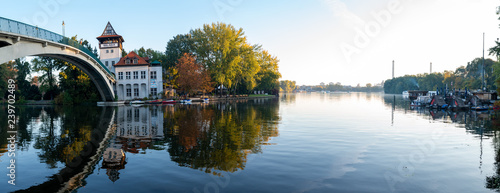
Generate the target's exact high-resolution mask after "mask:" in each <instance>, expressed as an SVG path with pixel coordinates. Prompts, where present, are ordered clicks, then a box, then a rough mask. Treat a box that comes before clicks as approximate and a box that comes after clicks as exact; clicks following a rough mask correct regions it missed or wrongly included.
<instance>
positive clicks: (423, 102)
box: [410, 96, 432, 107]
mask: <svg viewBox="0 0 500 193" xmlns="http://www.w3.org/2000/svg"><path fill="white" fill-rule="evenodd" d="M431 101H432V99H431V97H429V96H418V97H417V99H415V100H413V101H412V102H411V104H410V106H415V107H425V106H428V105H429V104H431Z"/></svg>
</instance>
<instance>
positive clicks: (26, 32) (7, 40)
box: [0, 17, 115, 101]
mask: <svg viewBox="0 0 500 193" xmlns="http://www.w3.org/2000/svg"><path fill="white" fill-rule="evenodd" d="M25 56H47V57H51V58H56V59H61V60H64V61H67V62H69V63H71V64H74V65H75V66H76V67H78V68H79V69H81V70H82V71H83V72H85V73H86V74H87V75H88V76H89V77H90V79H91V80H92V81H93V82H94V84H95V85H96V87H97V90H99V93H100V94H101V97H102V100H105V101H112V100H114V99H115V93H114V91H113V83H115V78H114V75H113V74H111V72H110V71H109V69H108V68H106V67H105V66H104V65H103V64H102V62H101V61H100V60H99V59H98V58H97V57H96V56H95V55H94V54H93V53H92V52H91V51H89V50H88V49H87V48H85V47H83V46H82V45H80V44H79V43H78V42H76V41H74V40H71V39H69V38H67V37H64V36H62V35H59V34H56V33H54V32H50V31H47V30H44V29H41V28H38V27H35V26H31V25H28V24H25V23H21V22H18V21H14V20H10V19H6V18H2V17H0V63H5V62H8V61H11V60H14V59H17V58H22V57H25Z"/></svg>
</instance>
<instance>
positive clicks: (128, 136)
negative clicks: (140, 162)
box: [116, 106, 164, 153]
mask: <svg viewBox="0 0 500 193" xmlns="http://www.w3.org/2000/svg"><path fill="white" fill-rule="evenodd" d="M117 115H118V122H117V130H116V135H117V138H118V139H119V140H120V141H121V144H122V149H124V150H125V151H127V152H132V153H138V152H139V149H142V148H147V147H149V145H150V143H151V142H152V141H153V140H156V139H163V136H164V134H163V111H162V110H161V109H160V108H158V107H156V106H151V107H131V106H125V107H120V108H119V109H118V113H117Z"/></svg>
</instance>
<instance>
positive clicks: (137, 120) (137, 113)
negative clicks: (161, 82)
mask: <svg viewBox="0 0 500 193" xmlns="http://www.w3.org/2000/svg"><path fill="white" fill-rule="evenodd" d="M140 115H141V114H140V111H139V109H138V108H136V109H134V122H137V123H138V122H139V116H140ZM137 127H139V126H136V128H137ZM137 130H138V129H137Z"/></svg>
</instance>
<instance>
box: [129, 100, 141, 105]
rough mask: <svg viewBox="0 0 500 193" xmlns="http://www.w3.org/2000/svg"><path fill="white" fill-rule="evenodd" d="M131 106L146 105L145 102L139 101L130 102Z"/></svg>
mask: <svg viewBox="0 0 500 193" xmlns="http://www.w3.org/2000/svg"><path fill="white" fill-rule="evenodd" d="M130 104H144V101H139V100H136V101H130Z"/></svg>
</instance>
